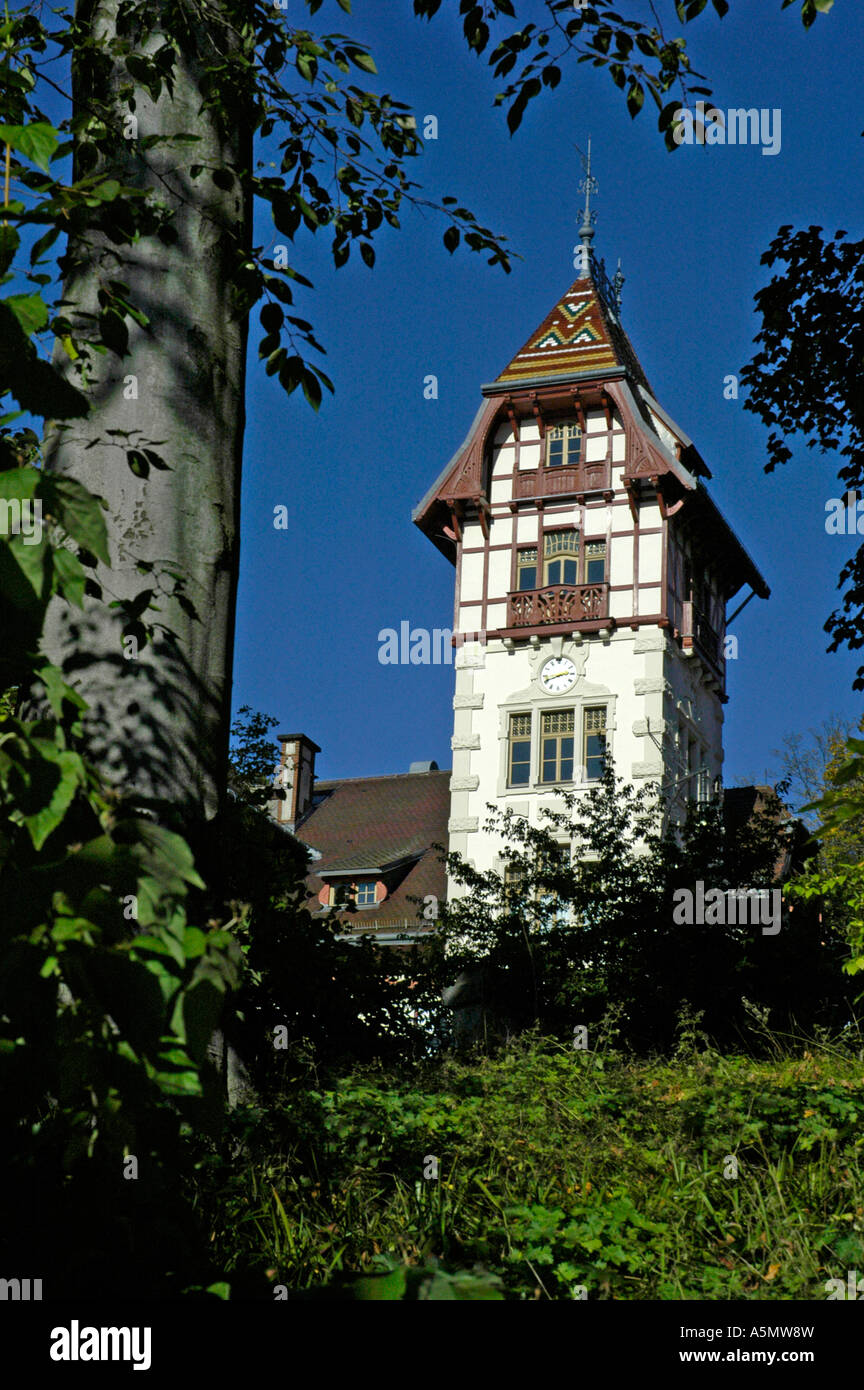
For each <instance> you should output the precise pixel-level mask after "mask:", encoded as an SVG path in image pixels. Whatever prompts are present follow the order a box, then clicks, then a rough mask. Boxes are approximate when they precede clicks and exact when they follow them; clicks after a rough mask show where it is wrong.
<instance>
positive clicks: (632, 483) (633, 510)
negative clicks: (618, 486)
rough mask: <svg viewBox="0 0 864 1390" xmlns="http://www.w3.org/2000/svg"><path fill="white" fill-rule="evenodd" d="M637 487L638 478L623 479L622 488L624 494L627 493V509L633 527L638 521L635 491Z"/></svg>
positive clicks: (637, 504) (637, 502) (637, 503)
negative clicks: (628, 508)
mask: <svg viewBox="0 0 864 1390" xmlns="http://www.w3.org/2000/svg"><path fill="white" fill-rule="evenodd" d="M638 485H639V480H638V478H625V479H624V488H625V491H626V493H627V502H628V505H629V507H630V515H631V517H632V518H633V525H634V526H635V525H636V523H637V522H638V520H639V501H638V497H637V494H636V489H637V487H638Z"/></svg>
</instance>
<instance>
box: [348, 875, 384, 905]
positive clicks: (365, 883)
mask: <svg viewBox="0 0 864 1390" xmlns="http://www.w3.org/2000/svg"><path fill="white" fill-rule="evenodd" d="M370 884H371V885H372V898H371V900H369V901H366V900H365V899H364V900H363V901H362V902H361V900H360V891H361V888H362V889H364V890H367V889H368V888H369V885H370ZM352 899H353V902H354V906H355V907H374V906H375V904H376V903H377V901H378V884H377V882H376V880H375V879H374V878H358V879H355V881H354V891H353V893H352Z"/></svg>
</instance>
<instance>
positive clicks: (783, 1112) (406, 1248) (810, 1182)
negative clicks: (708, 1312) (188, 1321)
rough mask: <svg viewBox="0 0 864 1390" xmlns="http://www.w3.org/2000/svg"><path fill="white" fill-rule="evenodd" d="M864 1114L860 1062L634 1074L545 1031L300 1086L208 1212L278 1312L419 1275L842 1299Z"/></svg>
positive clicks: (857, 1229)
mask: <svg viewBox="0 0 864 1390" xmlns="http://www.w3.org/2000/svg"><path fill="white" fill-rule="evenodd" d="M862 1116H864V1064H862V1062H861V1061H860V1060H859V1058H858V1056H857V1055H856V1054H855V1053H853V1052H851V1051H845V1050H843V1049H842V1048H836V1047H828V1046H824V1045H823V1046H817V1045H816V1044H812V1045H811V1046H810V1047H809V1048H805V1049H799V1050H798V1052H797V1055H796V1054H795V1053H793V1052H791V1051H790V1052H787V1053H786V1054H784V1055H778V1056H776V1057H775V1058H774V1059H773V1060H771V1061H755V1060H753V1059H752V1058H749V1057H746V1056H727V1057H721V1056H718V1055H716V1054H713V1053H711V1052H701V1053H699V1052H697V1051H695V1046H694V1048H693V1049H691V1050H690V1051H689V1054H688V1055H683V1056H679V1057H677V1058H676V1059H674V1060H662V1059H651V1060H632V1059H631V1060H628V1059H625V1058H623V1057H621V1056H619V1055H616V1054H614V1053H611V1054H605V1055H598V1054H596V1053H580V1052H575V1051H572V1050H567V1049H566V1048H564V1047H563V1046H561V1045H558V1044H555V1043H552V1042H549V1041H548V1040H540V1039H537V1038H535V1037H529V1038H525V1039H522V1040H520V1041H518V1042H517V1043H515V1044H513V1045H511V1046H510V1047H509V1048H508V1049H507V1050H506V1051H504V1052H502V1053H501V1054H500V1055H499V1056H496V1057H478V1058H476V1059H473V1060H465V1061H459V1060H455V1059H452V1058H450V1059H445V1060H442V1061H439V1062H437V1063H434V1064H431V1063H427V1064H423V1065H421V1066H417V1067H414V1068H406V1069H405V1070H403V1071H401V1072H399V1073H393V1072H384V1071H383V1070H377V1069H375V1068H357V1069H355V1070H353V1071H350V1072H348V1073H346V1074H343V1075H341V1076H338V1077H336V1078H331V1079H330V1080H329V1081H328V1082H326V1083H323V1084H322V1083H321V1082H319V1083H318V1084H317V1085H315V1084H314V1077H313V1084H312V1088H311V1089H309V1087H308V1082H307V1085H306V1086H304V1085H302V1084H301V1081H300V1078H298V1084H297V1086H296V1088H292V1089H291V1091H290V1092H289V1093H286V1094H285V1095H284V1096H283V1097H281V1098H280V1099H277V1100H276V1101H275V1102H273V1103H271V1104H269V1105H268V1106H267V1108H266V1110H265V1109H257V1110H256V1109H247V1110H244V1111H240V1112H238V1113H237V1114H235V1117H234V1128H235V1143H234V1148H233V1150H232V1151H231V1152H230V1153H226V1152H223V1153H222V1154H221V1155H216V1154H210V1155H209V1156H208V1157H207V1159H206V1161H205V1162H204V1164H203V1166H202V1168H201V1170H200V1177H201V1181H200V1184H199V1187H198V1204H199V1211H200V1214H201V1216H202V1218H203V1219H204V1220H205V1221H206V1222H207V1223H208V1226H209V1233H210V1236H211V1249H213V1251H214V1255H215V1256H216V1258H217V1259H218V1261H219V1262H220V1264H221V1266H223V1267H224V1270H225V1277H226V1279H228V1280H229V1281H231V1280H232V1279H234V1280H240V1281H241V1282H242V1280H243V1278H246V1277H248V1275H249V1273H250V1272H253V1273H255V1274H257V1275H258V1276H260V1280H261V1287H263V1289H264V1293H263V1296H265V1297H266V1296H268V1292H269V1296H272V1288H271V1289H270V1290H269V1291H268V1289H267V1281H269V1284H270V1285H271V1286H272V1285H282V1286H285V1287H286V1288H287V1290H288V1292H289V1296H296V1295H297V1294H299V1293H300V1292H302V1291H303V1290H308V1289H310V1288H314V1287H317V1286H320V1285H322V1284H328V1283H330V1282H332V1281H337V1282H338V1281H340V1280H344V1279H347V1278H348V1277H349V1276H351V1275H356V1274H358V1273H361V1274H363V1273H365V1274H369V1273H372V1272H373V1271H375V1270H384V1269H392V1268H394V1267H398V1266H401V1265H407V1266H416V1267H419V1268H424V1269H427V1268H428V1269H434V1268H435V1267H436V1266H437V1267H440V1268H441V1269H442V1270H445V1271H449V1272H451V1273H453V1272H459V1271H474V1272H475V1273H477V1274H480V1275H483V1276H484V1277H485V1276H492V1280H491V1282H492V1284H493V1285H496V1284H497V1287H498V1288H499V1289H500V1292H501V1293H502V1294H503V1296H504V1297H506V1298H510V1299H556V1300H557V1299H570V1298H573V1297H581V1296H587V1297H588V1298H592V1299H594V1298H604V1299H610V1298H613V1299H700V1300H706V1299H708V1300H710V1299H754V1300H760V1299H764V1300H772V1301H773V1300H777V1299H793V1298H803V1299H822V1298H825V1297H826V1296H827V1295H826V1292H825V1282H826V1280H828V1279H830V1278H841V1279H843V1280H845V1278H846V1274H847V1271H848V1270H849V1269H853V1268H857V1269H858V1270H860V1271H861V1272H862V1273H864V1170H862V1145H864V1131H862V1126H861V1117H862ZM433 1160H434V1162H433ZM436 1171H437V1176H433V1174H434V1173H435V1172H436ZM583 1291H584V1293H583ZM394 1296H400V1295H398V1294H397V1295H394ZM434 1296H437V1295H434ZM441 1296H445V1297H453V1296H475V1297H478V1296H483V1295H482V1294H476V1293H475V1294H473V1295H454V1294H452V1293H445V1294H442V1295H441Z"/></svg>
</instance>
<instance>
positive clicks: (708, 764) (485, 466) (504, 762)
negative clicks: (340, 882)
mask: <svg viewBox="0 0 864 1390" xmlns="http://www.w3.org/2000/svg"><path fill="white" fill-rule="evenodd" d="M586 174H587V178H586V181H585V184H584V185H583V187H584V188H585V191H586V202H585V212H584V218H583V222H582V226H581V228H580V233H579V234H580V246H579V247H578V248H576V250H577V257H576V266H577V268H578V270H579V274H578V276H577V279H576V280H575V281H574V283H573V284H572V285H571V286H570V288H569V289H568V290H567V291H566V293H565V294H564V295H563V296H562V297H561V299H560V300H559V301H558V303H557V304H556V305H555V306H554V308H553V309H552V310H551V311H550V312H549V313H548V314H547V315H546V317H545V319H544V320H543V322H542V323H541V324H540V326H539V327H538V328H537V329H536V330H535V331H534V332H533V333H532V334H531V336H530V337H529V339H528V341H527V342H526V343H525V345H524V346H523V347H522V348H521V349H520V350H519V351H518V352H517V353H516V355H515V357H513V358H512V360H511V361H510V362H509V363H508V365H507V366H506V367H505V368H504V370H503V371H502V372H501V373H500V375H499V376H498V377H497V378H496V379H495V381H493V382H492V383H491V384H489V385H486V386H483V387H482V388H481V391H482V397H483V400H482V404H481V406H480V408H479V410H478V412H477V415H476V417H475V419H474V423H473V424H472V426H471V429H470V431H469V433H468V436H467V438H466V439H465V442H464V443H463V445H462V446H461V448H460V449H459V450H457V452H456V454H455V455H454V456H453V458H452V459H451V460H450V462H449V463H448V464H447V466H446V467H445V468H444V470H443V472H442V473H441V475H440V477H439V478H438V479H437V481H436V482H435V483H434V484H433V486H432V487H431V489H430V490H429V492H428V493H427V494H426V496H425V498H424V499H423V501H422V502H421V503H420V504H419V506H418V507H417V508H416V510H415V512H414V521H415V523H416V524H417V525H418V526H419V527H420V528H421V529H422V530H423V531H424V532H425V534H426V535H427V536H428V537H429V538H430V540H431V541H432V542H433V544H434V545H436V546H437V547H438V549H439V550H440V551H441V552H442V553H443V554H444V555H446V556H447V558H448V559H449V560H450V561H451V563H452V564H453V565H454V566H455V580H456V583H455V590H456V592H455V612H454V621H453V627H454V631H455V633H456V634H457V636H456V639H455V640H456V645H457V651H456V659H455V674H456V685H455V694H454V699H453V707H454V724H453V740H452V748H453V773H452V778H451V783H450V791H451V802H450V820H449V845H450V849H451V851H458V852H459V853H460V854H462V855H463V856H464V857H465V858H467V859H469V860H470V861H471V862H472V863H473V864H474V865H475V867H476V868H478V869H481V870H483V869H491V868H500V867H501V859H500V854H499V850H500V846H499V845H498V844H497V843H496V842H495V841H494V840H493V839H492V837H490V836H489V835H487V834H485V833H484V831H483V828H482V827H483V822H484V820H485V818H486V814H487V813H486V807H487V803H490V802H491V803H493V804H494V805H496V806H497V807H499V808H501V809H504V808H505V807H509V808H511V809H512V810H513V811H514V812H516V813H517V814H521V815H524V816H527V817H528V818H529V819H530V820H531V821H532V822H533V823H535V824H536V823H539V822H538V812H539V811H540V809H541V808H542V807H548V808H549V809H550V810H556V809H557V810H563V809H564V807H563V802H562V800H561V792H562V791H564V790H567V791H574V792H576V793H578V792H579V791H580V790H584V789H586V788H589V787H590V786H591V785H592V784H595V783H596V782H597V780H598V779H599V778H600V777H601V775H602V771H603V767H604V763H605V760H606V759H607V758H610V759H611V761H612V763H613V766H614V768H615V771H616V773H618V775H619V776H623V777H624V778H626V779H627V780H629V781H631V782H634V783H645V782H646V781H649V780H651V781H653V782H655V783H657V784H659V786H660V787H661V789H662V790H663V792H664V793H666V794H668V795H669V796H670V797H671V798H672V803H673V807H677V808H678V809H679V811H680V813H681V814H683V811H684V808H685V806H686V803H687V801H688V800H691V799H707V798H708V797H710V796H711V794H712V792H713V791H714V790H715V789H716V788H717V787H719V785H720V779H721V776H722V767H723V737H722V735H723V706H724V703H725V701H726V698H727V697H726V659H727V655H728V650H727V636H726V621H727V619H726V608H727V604H728V603H729V600H730V599H732V598H733V597H734V596H735V595H736V594H737V593H738V592H739V591H740V590H741V589H742V588H743V587H745V586H748V587H749V589H750V593H749V595H748V597H747V599H746V600H745V601H749V598H752V596H753V595H754V594H756V595H758V596H759V597H761V598H767V597H768V595H769V589H768V587H767V585H766V583H765V581H764V579H763V578H762V576H761V574H760V573H759V571H758V569H757V568H756V566H755V564H754V563H753V561H752V560H751V559H750V557H749V555H748V554H747V552H746V551H745V550H744V548H743V547H742V545H741V544H740V542H739V541H738V539H737V538H736V536H735V535H734V533H733V531H732V530H731V528H730V526H729V525H728V523H727V522H726V521H725V520H724V518H723V516H722V515H721V513H720V512H719V510H718V508H717V506H716V505H715V503H714V502H713V501H712V500H711V497H710V495H709V492H708V489H707V487H706V480H708V479H710V477H711V474H710V471H709V469H708V467H707V466H706V464H705V462H704V461H703V459H702V458H701V456H700V454H699V453H698V451H697V449H696V447H695V446H694V444H693V443H692V441H691V440H690V439H689V438H688V437H687V435H686V434H685V433H684V431H683V430H682V429H681V428H680V427H679V426H678V425H677V424H676V423H675V421H674V420H673V419H672V418H671V417H670V416H669V415H668V414H667V412H666V411H665V410H664V409H663V407H662V406H661V405H660V404H659V403H658V401H657V400H656V399H655V397H654V395H653V393H652V391H651V388H650V385H649V383H648V381H647V379H646V377H645V373H644V372H643V370H642V367H641V365H640V363H639V360H638V358H637V356H636V354H635V352H634V350H633V348H632V346H631V344H630V341H629V339H628V337H627V335H626V333H625V332H624V330H623V328H622V326H621V322H620V286H621V283H622V277H621V276H620V271H619V274H618V275H617V276H616V277H615V283H614V285H611V284H610V283H609V281H608V279H607V277H606V274H605V271H604V268H603V265H602V263H601V262H599V261H598V260H597V259H596V258H595V256H594V254H593V251H592V246H591V243H592V238H593V235H594V230H593V215H592V214H591V211H590V195H591V192H592V190H593V187H594V182H593V180H592V179H591V174H590V164H589V165H588V168H587V169H586ZM740 606H741V605H739V608H740ZM736 611H737V610H736ZM733 616H734V615H733ZM459 633H462V634H479V636H480V640H479V641H469V640H466V641H465V642H464V644H461V645H460V639H459V637H458V634H459ZM729 640H730V642H732V641H734V639H729Z"/></svg>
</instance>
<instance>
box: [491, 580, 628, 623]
mask: <svg viewBox="0 0 864 1390" xmlns="http://www.w3.org/2000/svg"><path fill="white" fill-rule="evenodd" d="M608 616H609V586H608V584H551V585H548V586H547V587H546V588H544V589H526V590H524V592H522V593H515V594H508V595H507V626H508V628H519V627H558V626H567V625H568V624H572V625H573V626H574V627H576V626H578V625H579V624H580V623H590V622H598V621H599V620H602V619H604V618H607V617H608Z"/></svg>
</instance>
